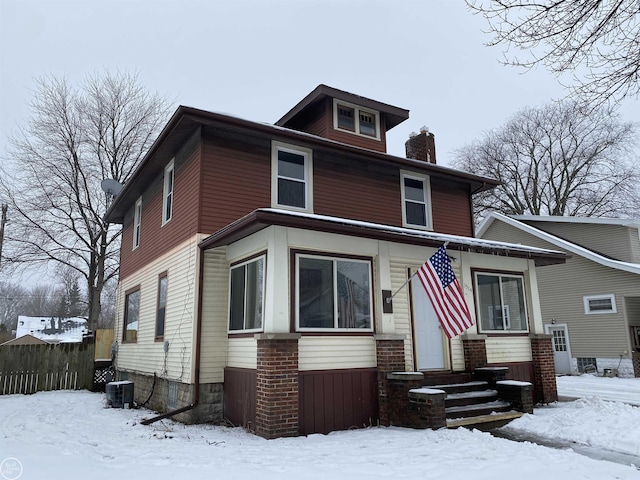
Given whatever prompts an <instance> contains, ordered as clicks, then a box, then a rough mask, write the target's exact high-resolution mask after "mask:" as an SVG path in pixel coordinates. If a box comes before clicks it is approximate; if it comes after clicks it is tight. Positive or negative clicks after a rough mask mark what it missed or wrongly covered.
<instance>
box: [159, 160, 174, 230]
mask: <svg viewBox="0 0 640 480" xmlns="http://www.w3.org/2000/svg"><path fill="white" fill-rule="evenodd" d="M174 165H175V164H174V160H173V159H172V160H171V161H170V162H169V163H168V164H167V166H166V167H164V187H163V190H162V224H163V225H164V224H165V223H167V222H168V221H169V220H171V216H172V214H173V189H174V185H173V184H174V177H175V173H174V172H175V168H174Z"/></svg>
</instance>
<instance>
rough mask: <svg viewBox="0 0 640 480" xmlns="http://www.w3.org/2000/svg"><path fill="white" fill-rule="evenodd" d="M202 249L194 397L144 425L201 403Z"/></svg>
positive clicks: (201, 251) (144, 423) (143, 422)
mask: <svg viewBox="0 0 640 480" xmlns="http://www.w3.org/2000/svg"><path fill="white" fill-rule="evenodd" d="M199 251H200V272H199V273H198V313H197V316H196V359H195V362H196V368H195V378H194V380H195V387H194V389H193V399H192V401H191V404H190V405H186V406H184V407H180V408H177V409H175V410H171V411H169V412H167V413H163V414H161V415H156V416H155V417H151V418H145V419H144V420H142V421H141V422H140V423H141V424H142V425H151V424H152V423H155V422H157V421H159V420H164V419H165V418H170V417H173V416H175V415H178V414H180V413H184V412H188V411H189V410H193V409H194V408H196V407H197V406H198V404H199V403H200V347H201V344H202V290H203V285H202V283H203V282H202V280H203V277H204V273H203V272H204V251H203V250H202V248H199Z"/></svg>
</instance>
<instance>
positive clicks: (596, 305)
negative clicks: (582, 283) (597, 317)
mask: <svg viewBox="0 0 640 480" xmlns="http://www.w3.org/2000/svg"><path fill="white" fill-rule="evenodd" d="M583 302H584V313H586V314H587V315H591V314H600V313H616V297H615V295H614V294H613V293H609V294H606V295H587V296H585V297H583Z"/></svg>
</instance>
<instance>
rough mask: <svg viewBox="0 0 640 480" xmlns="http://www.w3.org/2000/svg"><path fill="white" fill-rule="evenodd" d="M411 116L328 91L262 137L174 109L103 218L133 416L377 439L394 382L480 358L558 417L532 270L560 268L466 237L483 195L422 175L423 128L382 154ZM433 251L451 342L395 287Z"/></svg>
mask: <svg viewBox="0 0 640 480" xmlns="http://www.w3.org/2000/svg"><path fill="white" fill-rule="evenodd" d="M407 118H408V111H407V110H404V109H402V108H398V107H394V106H391V105H387V104H384V103H381V102H378V101H374V100H371V99H367V98H364V97H360V96H358V95H354V94H351V93H347V92H344V91H341V90H337V89H334V88H331V87H328V86H325V85H320V86H319V87H317V88H316V89H315V90H313V91H312V92H311V93H310V94H309V95H308V96H306V97H305V98H304V99H303V100H302V101H300V102H299V103H298V104H297V105H296V106H295V107H294V108H292V109H291V110H290V111H289V112H288V113H287V114H286V115H284V116H283V117H282V118H281V119H280V120H279V121H278V122H276V123H275V124H274V125H270V124H264V123H256V122H252V121H248V120H244V119H240V118H237V117H233V116H230V115H223V114H219V113H213V112H208V111H202V110H197V109H194V108H189V107H182V106H181V107H179V108H178V109H177V111H176V112H175V114H174V115H173V117H172V118H171V119H170V121H169V122H168V124H167V126H166V127H165V128H164V130H163V131H162V133H161V134H160V136H159V138H158V139H157V141H156V142H155V143H154V145H153V146H152V148H151V149H150V151H149V153H148V154H147V155H146V157H145V158H144V160H143V161H142V163H141V165H140V166H139V168H138V169H137V170H136V172H135V173H134V175H133V176H132V178H131V179H130V180H129V181H128V182H127V184H126V185H125V186H124V188H123V190H122V191H121V193H119V194H118V196H117V197H116V198H115V199H114V201H113V203H112V205H111V207H110V209H109V211H108V212H107V215H106V217H107V219H108V220H110V221H112V222H118V223H122V225H123V233H122V247H121V266H120V283H119V293H118V304H117V311H118V314H117V319H116V338H118V339H119V343H118V344H117V346H116V347H117V348H116V349H115V350H117V353H116V368H117V371H118V375H119V379H120V380H125V379H129V380H131V381H134V384H135V392H136V401H138V402H142V401H144V400H145V399H148V403H147V405H149V406H151V407H152V408H155V409H157V410H159V411H164V412H167V411H170V412H169V413H170V414H172V415H173V414H177V413H179V414H180V415H179V416H178V417H177V418H178V419H181V420H183V421H187V422H190V421H215V422H219V421H221V420H222V419H223V417H224V418H226V419H227V420H229V421H230V422H232V423H234V424H240V425H246V426H248V427H250V428H251V429H253V430H255V431H256V432H257V433H258V434H260V435H263V436H265V437H269V438H271V437H276V436H283V435H297V434H307V433H314V432H328V431H331V430H338V429H345V428H350V427H352V426H360V427H361V426H363V425H371V424H375V423H377V422H378V420H379V419H380V417H381V416H382V417H383V420H382V422H383V423H384V418H386V416H385V415H386V414H385V412H384V408H386V407H385V405H386V404H385V399H384V398H383V397H384V391H383V390H384V389H381V388H379V382H384V378H383V377H384V375H386V372H388V371H389V370H398V369H400V370H419V371H424V372H426V374H437V373H439V372H457V371H465V370H467V369H469V368H471V367H473V366H474V365H477V364H478V362H477V360H478V358H479V359H480V364H482V365H503V366H509V368H510V375H511V378H514V379H520V380H527V381H532V382H534V384H535V385H536V387H537V388H538V392H539V393H540V396H539V399H542V400H553V398H552V397H553V395H554V394H555V390H553V392H552V391H549V390H548V389H547V387H548V385H547V386H545V385H546V384H545V385H542V383H543V382H542V380H541V379H542V378H547V379H548V378H549V377H550V376H551V377H552V376H553V365H551V371H549V369H548V368H549V367H548V363H545V362H542V361H537V359H539V358H542V357H543V356H544V355H545V354H550V348H551V342H550V340H549V341H548V342H547V341H546V337H544V335H542V334H543V333H544V329H543V324H542V317H541V315H540V305H539V302H538V291H537V282H536V268H535V267H536V265H545V264H554V263H557V262H563V261H564V258H565V255H563V254H561V253H558V252H554V251H552V250H547V249H539V248H530V247H525V246H522V245H513V244H506V243H501V242H495V241H488V240H479V239H476V238H473V218H472V213H471V201H470V200H471V196H472V195H473V194H474V193H476V192H479V191H482V190H483V189H487V188H493V187H494V186H495V185H496V181H494V180H492V179H489V178H484V177H480V176H477V175H473V174H469V173H464V172H460V171H456V170H453V169H450V168H446V167H442V166H439V165H437V164H436V152H435V144H434V136H433V135H432V134H430V133H428V132H427V131H422V132H420V134H417V135H414V136H412V137H411V138H410V139H409V141H408V142H407V152H408V157H409V158H401V157H397V156H392V155H388V154H387V153H386V140H385V136H386V132H387V131H388V130H389V129H391V128H393V127H395V126H396V125H398V124H399V123H401V122H403V121H404V120H406V119H407ZM445 242H448V252H449V255H450V256H451V257H453V268H454V271H455V274H456V275H457V277H458V279H459V281H460V283H461V285H462V287H463V290H464V295H465V298H466V300H467V302H468V304H469V306H470V307H471V309H472V310H473V315H474V318H477V322H476V326H474V327H473V328H472V329H470V330H469V331H468V332H467V333H466V334H465V335H463V336H458V337H454V338H452V339H451V340H449V339H448V338H447V337H446V336H445V335H443V333H442V330H441V329H440V326H439V323H438V321H437V319H436V317H435V314H434V312H433V308H432V307H431V305H430V304H429V303H428V302H427V301H425V300H424V298H423V297H424V295H421V293H424V292H420V291H419V290H420V289H418V288H413V287H412V284H409V285H408V286H406V287H403V285H404V284H405V282H406V281H407V278H408V276H409V275H410V274H411V273H412V272H414V271H416V270H417V269H418V268H419V267H420V266H421V265H422V264H423V263H424V262H425V261H426V260H427V259H428V258H429V257H430V256H431V255H432V254H433V253H434V252H435V251H436V249H437V248H438V247H440V246H441V245H442V244H443V243H445ZM396 292H397V293H396ZM393 294H395V296H394V297H393V300H392V301H391V302H389V301H387V300H386V299H387V298H390V297H391V296H392V295H393ZM506 312H508V316H509V318H508V321H507V319H506V318H504V317H505V315H506V314H507V313H506ZM541 335H542V336H541ZM469 352H473V355H471V353H469ZM471 356H472V357H473V359H475V360H473V362H472V361H471ZM474 362H475V363H474ZM553 381H554V382H555V380H553ZM553 389H555V383H554V384H553Z"/></svg>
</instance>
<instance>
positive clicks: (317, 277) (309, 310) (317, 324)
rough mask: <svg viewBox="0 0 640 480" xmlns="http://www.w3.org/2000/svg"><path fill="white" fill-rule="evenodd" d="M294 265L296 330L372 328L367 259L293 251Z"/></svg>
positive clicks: (369, 277)
mask: <svg viewBox="0 0 640 480" xmlns="http://www.w3.org/2000/svg"><path fill="white" fill-rule="evenodd" d="M295 268H296V272H295V278H296V327H297V329H298V330H301V331H305V330H312V331H352V330H363V331H372V330H373V297H372V288H371V262H370V261H368V260H356V259H346V258H333V257H326V256H320V255H307V254H297V255H296V265H295Z"/></svg>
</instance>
